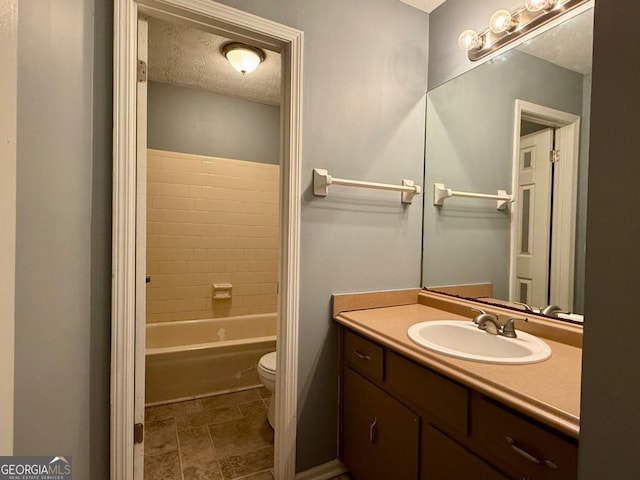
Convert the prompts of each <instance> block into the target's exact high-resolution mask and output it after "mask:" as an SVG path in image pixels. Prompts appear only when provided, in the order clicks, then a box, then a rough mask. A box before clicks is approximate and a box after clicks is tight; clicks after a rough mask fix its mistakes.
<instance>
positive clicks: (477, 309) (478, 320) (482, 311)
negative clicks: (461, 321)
mask: <svg viewBox="0 0 640 480" xmlns="http://www.w3.org/2000/svg"><path fill="white" fill-rule="evenodd" d="M469 308H471V310H473V311H474V312H478V313H479V314H480V315H476V317H475V318H474V319H473V323H475V324H476V325H477V324H478V323H480V316H481V315H486V314H487V312H485V311H484V310H483V309H481V308H477V307H469Z"/></svg>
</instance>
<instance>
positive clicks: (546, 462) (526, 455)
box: [505, 437, 558, 470]
mask: <svg viewBox="0 0 640 480" xmlns="http://www.w3.org/2000/svg"><path fill="white" fill-rule="evenodd" d="M505 440H506V441H507V443H508V444H509V446H510V447H511V450H513V451H514V452H516V453H517V454H518V455H520V456H521V457H524V458H526V459H527V460H529V461H530V462H531V463H535V464H536V465H546V466H547V467H549V468H553V469H554V470H557V469H558V465H556V464H555V463H553V462H552V461H551V460H538V459H537V458H536V457H534V456H533V455H531V454H530V453H529V452H527V451H526V450H523V449H522V448H520V447H518V446H517V445H516V442H514V440H513V438H511V437H505Z"/></svg>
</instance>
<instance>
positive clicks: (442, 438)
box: [340, 326, 578, 480]
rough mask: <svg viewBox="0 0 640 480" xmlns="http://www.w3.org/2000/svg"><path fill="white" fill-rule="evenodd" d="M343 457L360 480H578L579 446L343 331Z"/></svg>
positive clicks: (402, 358)
mask: <svg viewBox="0 0 640 480" xmlns="http://www.w3.org/2000/svg"><path fill="white" fill-rule="evenodd" d="M340 391H341V400H340V402H341V410H340V413H341V415H340V419H341V422H340V423H341V425H340V432H341V442H340V450H341V458H342V460H343V462H344V463H345V464H346V465H347V467H348V468H349V470H350V472H351V473H352V475H353V476H354V477H355V479H356V480H392V479H393V480H404V479H407V480H460V479H467V478H468V479H471V478H473V479H476V478H477V479H481V480H508V479H512V480H572V479H576V478H577V464H578V447H577V442H576V441H575V440H573V439H570V438H567V437H565V436H563V435H562V434H560V433H558V432H555V431H554V430H552V429H551V428H548V427H546V426H544V425H542V424H540V423H538V422H536V421H535V420H532V419H530V418H528V417H526V416H524V415H522V414H520V413H518V412H515V411H513V410H511V409H509V408H507V407H506V406H504V405H502V404H501V403H499V402H497V401H495V400H492V399H490V398H487V397H485V396H484V395H482V394H480V393H479V392H476V391H474V390H473V389H470V388H468V387H465V386H464V385H461V384H459V383H457V382H455V381H453V380H451V379H449V378H447V377H445V376H443V375H440V374H438V373H436V372H435V371H433V370H431V369H429V368H427V367H424V366H422V365H419V364H417V363H415V362H414V361H412V360H409V359H408V358H406V357H404V356H403V355H400V354H398V353H397V352H395V351H393V350H392V349H389V348H387V347H383V346H382V345H379V344H377V343H376V342H374V341H372V340H370V339H368V338H366V337H364V336H361V335H359V334H358V333H355V332H353V331H351V330H349V329H348V328H346V327H344V326H343V327H341V390H340Z"/></svg>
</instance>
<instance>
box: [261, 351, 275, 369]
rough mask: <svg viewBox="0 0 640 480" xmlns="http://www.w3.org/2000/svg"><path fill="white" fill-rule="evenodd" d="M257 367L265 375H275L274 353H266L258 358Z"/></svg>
mask: <svg viewBox="0 0 640 480" xmlns="http://www.w3.org/2000/svg"><path fill="white" fill-rule="evenodd" d="M258 365H259V366H260V368H261V369H262V370H264V371H265V372H267V373H272V374H274V375H275V373H276V352H271V353H267V354H266V355H263V356H262V357H261V358H260V361H259V362H258Z"/></svg>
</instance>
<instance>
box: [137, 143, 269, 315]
mask: <svg viewBox="0 0 640 480" xmlns="http://www.w3.org/2000/svg"><path fill="white" fill-rule="evenodd" d="M147 162H148V167H147V275H148V276H150V277H151V282H150V283H148V284H147V322H164V321H176V320H178V321H179V320H190V319H199V318H213V317H226V316H235V315H247V314H252V313H269V312H274V311H275V310H276V298H277V278H278V277H277V275H278V273H277V272H278V258H279V244H280V242H279V169H280V167H279V166H278V165H269V164H263V163H255V162H246V161H242V160H230V159H222V158H213V157H204V156H199V155H189V154H183V153H175V152H165V151H160V150H149V151H148V156H147ZM214 283H218V284H232V285H233V288H232V298H231V299H230V300H212V285H213V284H214Z"/></svg>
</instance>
